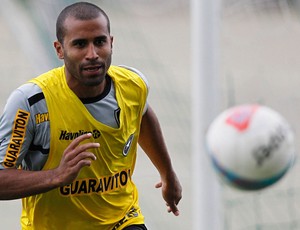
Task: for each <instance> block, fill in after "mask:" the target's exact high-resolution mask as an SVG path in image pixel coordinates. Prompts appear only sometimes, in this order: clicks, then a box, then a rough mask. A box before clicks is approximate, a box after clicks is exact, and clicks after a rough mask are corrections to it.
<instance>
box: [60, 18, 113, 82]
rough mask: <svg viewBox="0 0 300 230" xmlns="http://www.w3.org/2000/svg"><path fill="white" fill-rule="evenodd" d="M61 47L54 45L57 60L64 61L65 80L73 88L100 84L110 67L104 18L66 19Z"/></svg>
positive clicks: (108, 42) (107, 35) (109, 52)
mask: <svg viewBox="0 0 300 230" xmlns="http://www.w3.org/2000/svg"><path fill="white" fill-rule="evenodd" d="M64 27H65V31H66V32H65V36H64V40H63V44H60V43H59V42H56V43H55V48H56V51H57V54H58V56H59V58H61V59H64V62H65V66H66V77H67V81H68V82H71V84H75V85H77V86H78V85H83V86H97V85H99V84H101V83H102V82H103V81H104V79H105V75H106V72H107V70H108V68H109V67H110V65H111V56H112V42H113V37H112V36H110V34H109V31H108V28H107V20H106V18H105V17H104V16H102V15H99V17H97V18H95V19H91V20H78V19H75V18H73V17H68V18H67V19H66V20H65V22H64Z"/></svg>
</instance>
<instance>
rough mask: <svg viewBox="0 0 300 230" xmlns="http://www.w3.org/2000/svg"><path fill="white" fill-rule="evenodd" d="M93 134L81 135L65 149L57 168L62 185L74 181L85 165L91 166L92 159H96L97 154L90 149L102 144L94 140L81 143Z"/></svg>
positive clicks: (56, 171)
mask: <svg viewBox="0 0 300 230" xmlns="http://www.w3.org/2000/svg"><path fill="white" fill-rule="evenodd" d="M91 136H92V134H91V133H87V134H84V135H81V136H79V137H77V138H76V139H74V140H73V141H72V142H71V144H70V145H69V146H68V147H67V148H66V149H65V151H64V153H63V156H62V159H61V162H60V165H59V166H58V168H56V169H55V173H56V174H57V178H58V180H59V181H60V184H61V186H64V185H67V184H70V183H72V182H73V181H74V180H75V179H76V177H77V176H78V174H79V172H80V170H81V169H82V168H83V167H85V166H90V165H91V163H92V160H96V156H95V155H94V154H93V153H92V152H89V151H88V149H92V148H99V147H100V144H99V143H94V142H89V143H85V144H81V143H82V142H83V141H85V140H87V139H89V138H90V137H91Z"/></svg>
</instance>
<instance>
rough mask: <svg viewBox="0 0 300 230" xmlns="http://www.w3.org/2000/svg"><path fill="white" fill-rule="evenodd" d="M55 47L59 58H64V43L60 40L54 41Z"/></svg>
mask: <svg viewBox="0 0 300 230" xmlns="http://www.w3.org/2000/svg"><path fill="white" fill-rule="evenodd" d="M54 48H55V50H56V55H57V57H58V58H59V59H64V50H63V47H62V44H61V43H60V42H59V41H55V42H54Z"/></svg>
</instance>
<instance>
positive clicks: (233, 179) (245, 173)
mask: <svg viewBox="0 0 300 230" xmlns="http://www.w3.org/2000/svg"><path fill="white" fill-rule="evenodd" d="M206 144H207V149H208V153H209V155H210V158H211V160H212V163H213V165H214V168H215V169H216V172H217V173H218V175H220V176H221V178H222V179H224V180H225V181H226V182H227V183H228V184H229V185H230V186H233V187H235V188H239V189H242V190H258V189H262V188H265V187H267V186H270V185H272V184H274V183H275V182H277V181H278V180H279V179H280V178H282V177H283V176H284V175H285V173H286V172H287V171H288V170H289V169H290V167H291V166H292V165H293V162H294V158H295V145H294V135H293V132H292V130H291V128H290V126H289V124H288V123H287V121H286V120H285V119H284V118H283V117H282V116H281V115H280V114H279V113H278V112H276V111H274V110H272V109H270V108H268V107H266V106H262V105H257V104H253V105H252V104H250V105H240V106H236V107H232V108H229V109H227V110H225V111H224V112H222V113H221V114H220V115H219V116H217V117H216V119H215V120H214V121H213V122H212V123H211V125H210V126H209V129H208V132H207V135H206Z"/></svg>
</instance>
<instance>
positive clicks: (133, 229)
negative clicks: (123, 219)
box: [123, 224, 147, 230]
mask: <svg viewBox="0 0 300 230" xmlns="http://www.w3.org/2000/svg"><path fill="white" fill-rule="evenodd" d="M123 230H147V228H146V226H145V225H144V224H136V225H130V226H127V227H125V228H123Z"/></svg>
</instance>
